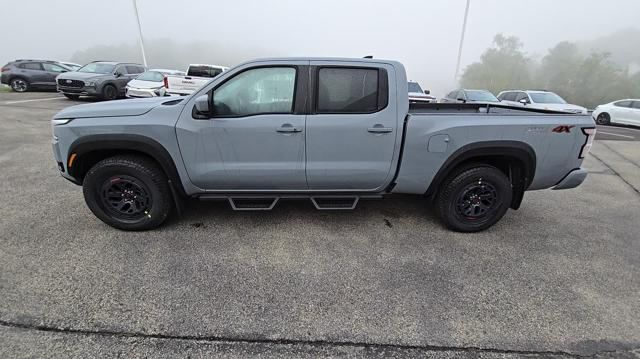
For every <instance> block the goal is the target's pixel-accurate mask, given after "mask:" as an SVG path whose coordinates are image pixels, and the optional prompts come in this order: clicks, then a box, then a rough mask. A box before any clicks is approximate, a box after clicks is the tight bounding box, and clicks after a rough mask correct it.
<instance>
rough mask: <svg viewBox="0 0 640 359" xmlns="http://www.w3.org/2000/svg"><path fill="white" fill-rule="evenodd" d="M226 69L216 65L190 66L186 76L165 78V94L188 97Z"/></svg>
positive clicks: (226, 68)
mask: <svg viewBox="0 0 640 359" xmlns="http://www.w3.org/2000/svg"><path fill="white" fill-rule="evenodd" d="M228 69H229V68H228V67H224V66H218V65H207V64H191V65H189V68H188V69H187V74H186V76H177V75H170V76H167V81H166V87H167V93H169V94H170V95H180V96H185V95H190V94H191V93H193V92H194V91H196V90H198V89H200V88H201V87H202V86H204V85H205V84H207V83H208V82H209V81H210V80H211V79H212V78H214V77H216V76H218V75H220V74H221V73H223V72H224V71H227V70H228Z"/></svg>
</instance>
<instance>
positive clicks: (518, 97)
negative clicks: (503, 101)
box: [515, 92, 530, 102]
mask: <svg viewBox="0 0 640 359" xmlns="http://www.w3.org/2000/svg"><path fill="white" fill-rule="evenodd" d="M517 94H518V95H517V96H516V99H515V101H518V102H520V100H522V99H524V100H527V102H530V100H529V95H527V94H526V93H524V92H518V93H517Z"/></svg>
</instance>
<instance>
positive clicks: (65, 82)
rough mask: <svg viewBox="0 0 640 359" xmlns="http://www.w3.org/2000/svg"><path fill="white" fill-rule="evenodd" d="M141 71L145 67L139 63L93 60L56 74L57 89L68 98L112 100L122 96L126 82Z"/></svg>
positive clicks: (143, 70)
mask: <svg viewBox="0 0 640 359" xmlns="http://www.w3.org/2000/svg"><path fill="white" fill-rule="evenodd" d="M143 72H145V68H144V66H142V65H140V64H132V63H124V62H113V61H94V62H90V63H88V64H86V65H84V66H82V67H81V68H79V69H78V70H77V71H75V72H69V73H66V74H62V75H60V76H58V78H57V81H58V91H59V92H62V93H63V94H64V95H65V96H67V98H70V99H77V98H78V97H80V96H90V97H99V98H102V99H104V100H113V99H116V98H118V97H123V96H124V89H125V86H127V82H129V81H131V80H132V79H134V78H135V77H136V76H138V75H140V74H141V73H143Z"/></svg>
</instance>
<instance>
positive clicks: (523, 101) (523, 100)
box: [518, 98, 529, 106]
mask: <svg viewBox="0 0 640 359" xmlns="http://www.w3.org/2000/svg"><path fill="white" fill-rule="evenodd" d="M518 102H520V103H521V104H523V105H525V106H526V105H527V104H528V103H529V101H528V100H527V99H526V98H521V99H520V101H518Z"/></svg>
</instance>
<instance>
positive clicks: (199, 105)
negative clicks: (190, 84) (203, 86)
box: [195, 95, 210, 115]
mask: <svg viewBox="0 0 640 359" xmlns="http://www.w3.org/2000/svg"><path fill="white" fill-rule="evenodd" d="M195 107H196V111H197V112H198V114H199V115H209V114H210V108H209V95H200V96H198V98H196V101H195Z"/></svg>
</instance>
